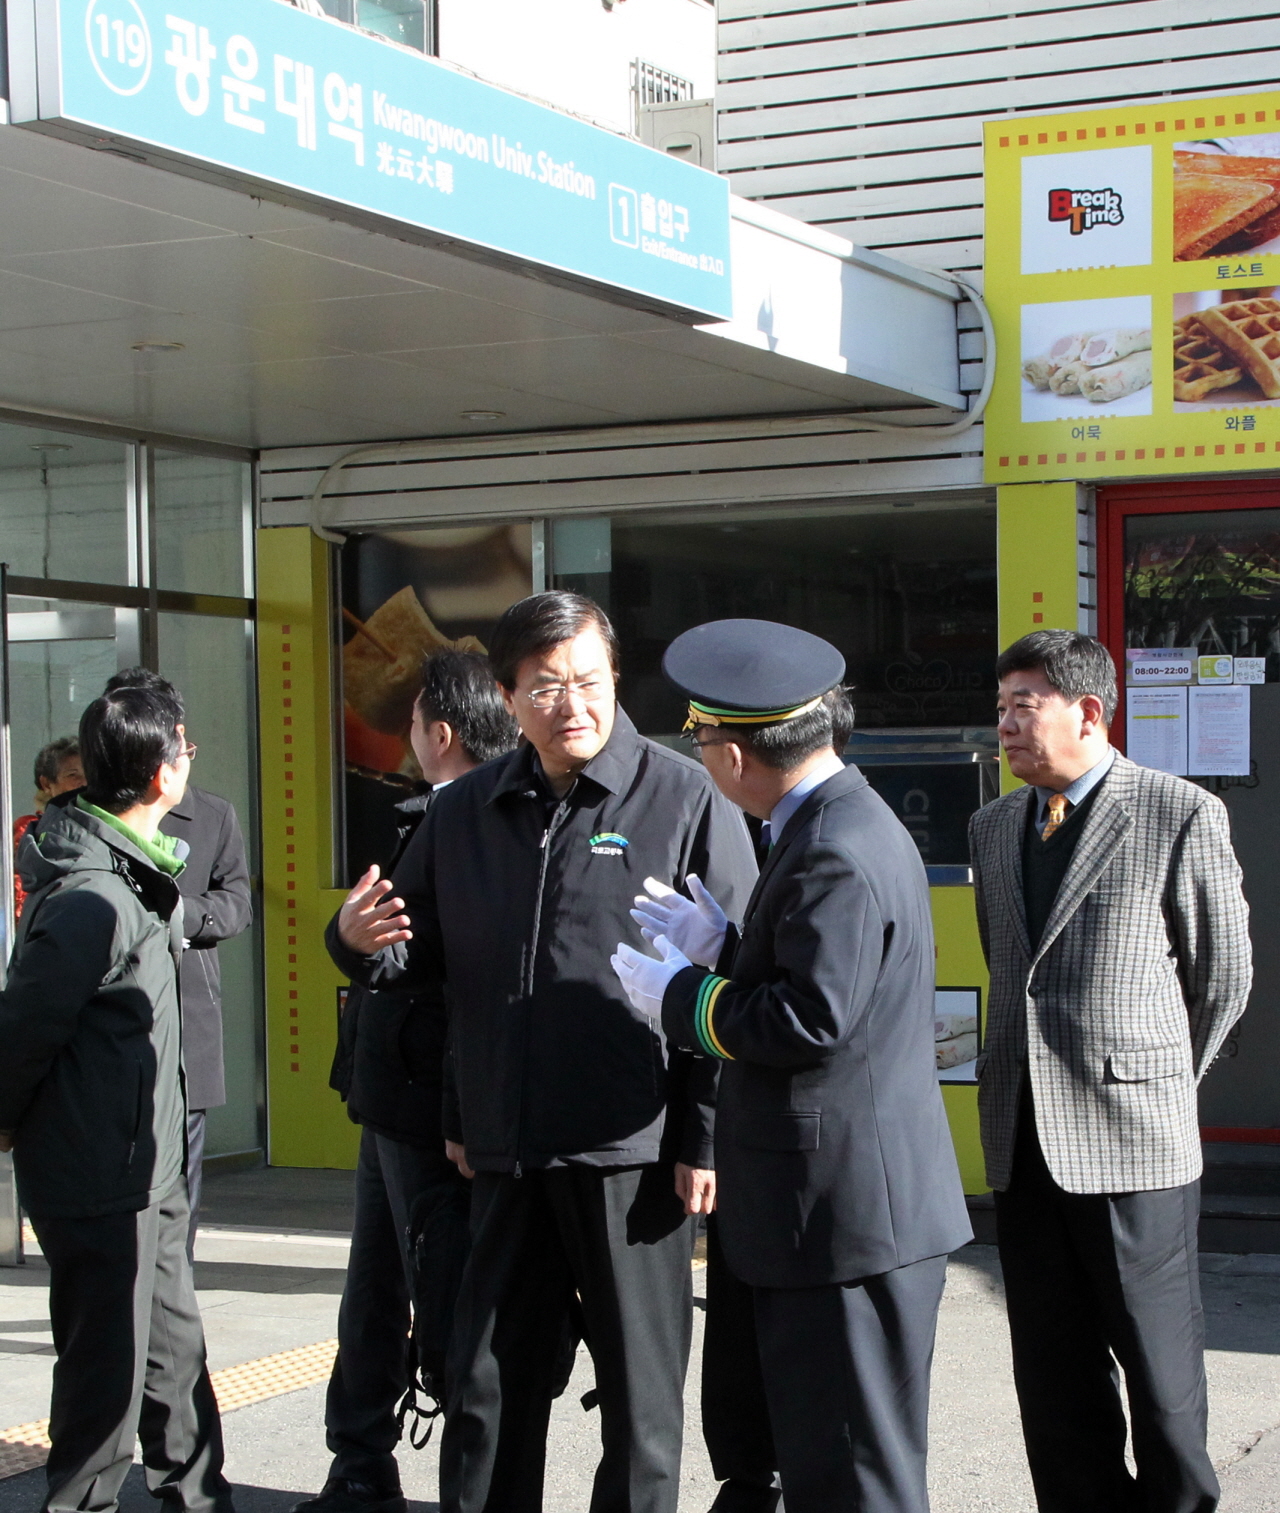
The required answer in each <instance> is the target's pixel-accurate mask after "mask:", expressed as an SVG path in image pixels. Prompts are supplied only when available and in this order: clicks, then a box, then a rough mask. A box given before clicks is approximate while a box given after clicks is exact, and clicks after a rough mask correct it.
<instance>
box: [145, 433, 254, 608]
mask: <svg viewBox="0 0 1280 1513" xmlns="http://www.w3.org/2000/svg"><path fill="white" fill-rule="evenodd" d="M154 477H155V512H156V513H155V522H156V586H157V587H158V588H167V589H177V590H181V591H184V592H186V593H192V594H230V595H235V596H239V595H243V594H246V593H248V592H250V590H248V589H247V588H246V587H245V529H246V519H245V499H246V491H247V489H248V487H249V468H248V464H247V463H243V462H236V461H228V460H227V459H225V458H220V457H201V456H197V455H195V454H193V453H190V452H161V451H157V452H156V454H155V475H154Z"/></svg>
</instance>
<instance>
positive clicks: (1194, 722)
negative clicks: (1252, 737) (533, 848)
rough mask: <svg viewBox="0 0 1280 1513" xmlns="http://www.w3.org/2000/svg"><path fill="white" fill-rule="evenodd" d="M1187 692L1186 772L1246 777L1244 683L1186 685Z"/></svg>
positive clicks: (1246, 743)
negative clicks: (1212, 685) (1201, 686)
mask: <svg viewBox="0 0 1280 1513" xmlns="http://www.w3.org/2000/svg"><path fill="white" fill-rule="evenodd" d="M1187 695H1188V702H1187V767H1186V771H1187V773H1188V774H1189V775H1190V776H1191V777H1248V776H1249V689H1248V686H1247V685H1238V684H1237V685H1233V686H1230V687H1210V688H1189V689H1188V690H1187Z"/></svg>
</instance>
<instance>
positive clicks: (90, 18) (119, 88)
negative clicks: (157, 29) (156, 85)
mask: <svg viewBox="0 0 1280 1513" xmlns="http://www.w3.org/2000/svg"><path fill="white" fill-rule="evenodd" d="M84 32H85V41H86V42H87V43H88V46H89V57H90V59H91V60H92V62H93V66H94V68H95V69H96V70H97V73H98V77H99V78H100V79H101V80H102V82H103V83H104V84H105V85H106V86H107V88H108V89H109V90H111V91H113V92H114V93H115V94H118V95H136V94H137V93H138V91H139V90H140V89H141V88H142V87H143V86H144V85H145V84H146V82H147V80H148V79H149V78H150V77H151V32H150V29H149V28H148V26H147V18H146V17H145V16H144V15H143V14H142V11H141V9H140V8H139V6H138V0H90V4H89V9H88V10H87V11H86V12H85V18H84Z"/></svg>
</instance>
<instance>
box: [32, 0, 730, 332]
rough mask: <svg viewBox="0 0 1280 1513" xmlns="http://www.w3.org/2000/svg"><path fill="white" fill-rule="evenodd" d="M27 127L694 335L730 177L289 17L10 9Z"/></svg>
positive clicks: (714, 275) (137, 3)
mask: <svg viewBox="0 0 1280 1513" xmlns="http://www.w3.org/2000/svg"><path fill="white" fill-rule="evenodd" d="M7 12H8V18H9V65H10V76H11V87H10V94H11V110H12V115H11V119H12V121H13V124H15V125H22V126H29V127H34V128H36V129H38V130H44V131H52V132H54V133H55V134H57V135H60V136H64V137H69V138H71V139H72V140H80V141H93V142H94V143H95V145H99V146H101V145H102V141H103V139H104V138H106V139H108V140H110V141H112V142H118V143H119V144H120V145H121V146H123V147H124V148H125V149H126V150H127V149H128V146H129V144H134V146H135V149H142V155H143V156H145V157H146V158H147V159H148V160H149V161H152V162H155V163H158V164H161V165H163V166H165V167H167V168H172V169H175V170H177V171H179V172H182V171H187V172H191V173H194V174H196V175H197V176H199V177H201V178H205V179H212V180H213V181H214V182H219V183H225V184H227V185H228V186H230V187H235V188H241V189H251V190H252V191H253V192H255V193H260V194H264V195H266V196H267V197H268V198H274V199H278V200H284V201H286V202H288V203H291V204H300V205H304V206H307V207H310V208H316V209H320V210H325V211H327V212H328V213H330V214H333V213H334V207H335V206H339V205H340V206H344V207H347V208H348V210H349V211H350V212H353V213H354V216H353V218H354V219H356V220H357V221H358V222H359V223H360V224H365V225H372V226H375V227H377V228H380V229H386V230H389V231H392V232H394V233H395V234H397V235H404V234H405V233H406V231H409V232H411V233H413V234H416V239H418V240H422V241H424V242H426V243H429V244H434V245H441V244H448V245H450V246H451V247H452V248H453V249H454V250H456V251H459V252H464V253H466V254H468V255H472V256H477V257H480V258H482V259H483V260H486V261H493V262H496V263H500V264H502V265H505V266H512V265H516V266H518V267H525V268H529V269H530V270H531V271H537V272H538V273H539V274H541V275H542V276H553V277H557V278H559V279H561V280H563V281H565V282H571V283H575V284H584V283H585V284H590V285H594V286H596V290H597V292H600V293H604V294H606V295H608V296H609V297H611V298H614V299H621V300H623V302H625V303H629V304H636V305H638V306H640V307H642V308H653V309H659V310H662V311H664V312H665V313H668V314H673V315H676V316H677V317H679V318H682V319H686V320H718V319H719V320H722V319H728V318H729V317H730V316H731V315H732V313H733V310H732V299H731V290H730V271H729V189H728V185H727V183H726V182H725V181H724V180H723V179H721V178H718V177H717V176H716V175H715V174H712V173H707V172H705V171H704V170H703V169H700V168H695V167H693V166H691V165H690V164H688V163H682V162H680V161H679V160H678V159H675V158H673V157H670V156H669V155H668V154H666V153H661V152H656V151H654V150H653V149H652V148H649V147H644V146H642V145H640V144H639V143H637V142H633V141H630V140H629V139H627V138H625V137H620V136H616V135H615V134H614V133H612V132H609V131H605V130H603V129H602V128H600V127H596V126H592V125H591V124H589V123H588V122H586V121H581V120H578V119H577V118H575V117H573V116H569V115H563V114H561V113H560V112H559V111H555V110H551V109H549V108H547V107H545V106H541V105H536V104H534V103H533V102H532V101H530V100H526V99H523V98H522V97H520V96H519V95H515V94H511V93H510V92H509V91H507V90H504V89H500V88H497V87H496V86H494V85H491V84H485V83H482V82H481V81H479V80H478V79H473V78H470V77H468V76H466V75H464V74H461V73H456V72H454V71H453V70H452V69H450V68H448V67H447V66H445V65H443V64H441V63H438V62H436V61H434V60H433V59H430V58H425V57H422V56H420V55H418V54H416V53H413V52H410V51H409V50H407V49H405V48H400V47H396V46H393V45H390V44H387V43H383V42H381V41H379V40H378V39H377V38H374V37H370V36H366V35H364V34H362V33H360V32H358V31H355V30H353V29H351V28H349V27H345V26H342V25H340V24H338V23H337V22H333V21H328V20H325V19H324V18H322V17H318V16H312V15H309V14H307V13H306V12H304V11H299V10H296V9H294V8H293V7H292V6H288V5H282V4H280V3H279V0H8V6H7Z"/></svg>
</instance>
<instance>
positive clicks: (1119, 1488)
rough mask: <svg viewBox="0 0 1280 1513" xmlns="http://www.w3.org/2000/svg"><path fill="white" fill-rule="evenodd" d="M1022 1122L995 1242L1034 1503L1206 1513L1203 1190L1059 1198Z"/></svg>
mask: <svg viewBox="0 0 1280 1513" xmlns="http://www.w3.org/2000/svg"><path fill="white" fill-rule="evenodd" d="M1018 1123H1019V1129H1018V1141H1017V1145H1016V1147H1015V1150H1014V1161H1013V1172H1012V1177H1011V1180H1010V1183H1009V1188H1008V1191H1006V1192H1003V1193H996V1195H995V1204H996V1234H997V1240H998V1243H999V1247H1000V1263H1001V1265H1002V1267H1003V1268H1004V1285H1005V1300H1006V1304H1007V1307H1008V1311H1009V1333H1010V1336H1011V1338H1012V1343H1013V1375H1014V1384H1015V1386H1016V1387H1017V1392H1018V1405H1019V1408H1020V1409H1021V1413H1022V1433H1023V1437H1024V1439H1025V1440H1026V1446H1027V1459H1028V1461H1029V1462H1030V1465H1031V1479H1032V1482H1033V1483H1034V1486H1035V1492H1036V1502H1037V1504H1038V1506H1039V1507H1040V1509H1042V1510H1043V1513H1127V1510H1133V1513H1139V1510H1141V1513H1210V1510H1211V1509H1213V1508H1214V1507H1215V1506H1216V1505H1217V1501H1218V1479H1217V1477H1216V1476H1215V1475H1214V1471H1213V1466H1212V1464H1211V1462H1210V1460H1209V1456H1208V1452H1207V1450H1206V1448H1205V1426H1206V1419H1207V1414H1208V1410H1207V1397H1206V1392H1205V1378H1204V1315H1203V1313H1202V1311H1201V1306H1200V1274H1199V1268H1198V1253H1197V1245H1196V1222H1197V1219H1198V1217H1199V1209H1200V1184H1199V1183H1198V1182H1193V1183H1190V1184H1188V1185H1187V1186H1186V1187H1172V1188H1166V1189H1164V1190H1162V1191H1158V1192H1142V1193H1110V1194H1108V1193H1096V1194H1095V1193H1086V1194H1077V1193H1067V1192H1064V1191H1063V1190H1062V1189H1061V1188H1060V1187H1059V1186H1058V1185H1057V1183H1056V1182H1055V1181H1054V1180H1053V1177H1052V1176H1051V1175H1050V1173H1049V1169H1048V1167H1047V1166H1046V1165H1045V1160H1044V1156H1043V1154H1042V1152H1041V1149H1040V1142H1039V1140H1038V1138H1037V1137H1036V1129H1035V1116H1034V1114H1033V1113H1032V1112H1031V1110H1030V1102H1029V1100H1024V1103H1023V1109H1022V1114H1021V1116H1020V1118H1019V1121H1018ZM1117 1364H1118V1366H1119V1368H1120V1369H1121V1370H1123V1372H1124V1383H1125V1389H1126V1392H1127V1395H1128V1399H1129V1415H1130V1418H1131V1421H1132V1424H1133V1457H1134V1463H1135V1465H1136V1467H1137V1478H1136V1480H1135V1478H1134V1477H1133V1476H1132V1475H1131V1474H1130V1472H1129V1469H1128V1467H1127V1466H1126V1464H1125V1454H1124V1451H1125V1418H1124V1410H1123V1408H1122V1406H1121V1401H1120V1384H1119V1376H1118V1372H1117Z"/></svg>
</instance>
